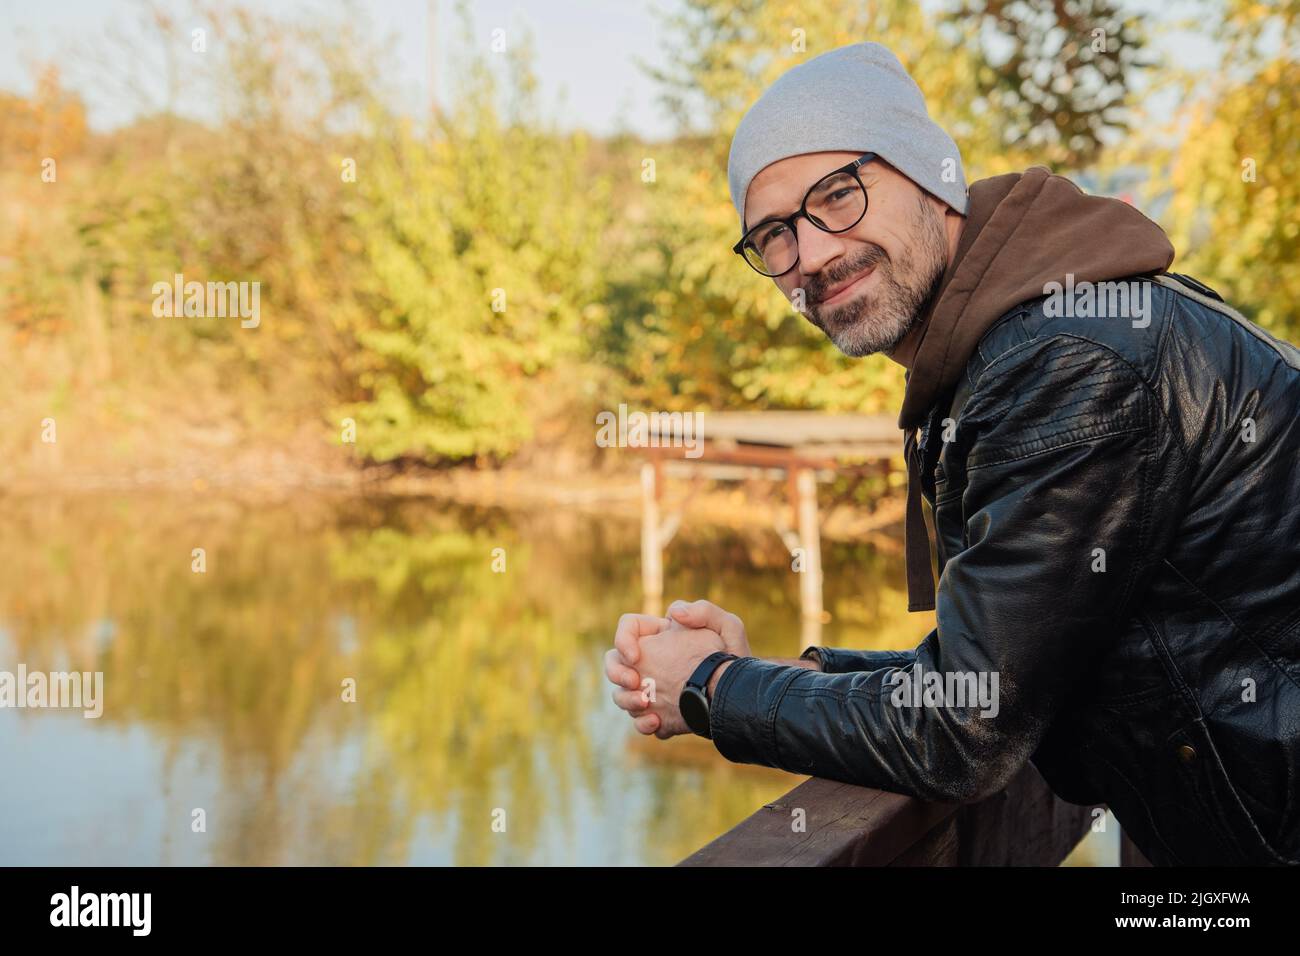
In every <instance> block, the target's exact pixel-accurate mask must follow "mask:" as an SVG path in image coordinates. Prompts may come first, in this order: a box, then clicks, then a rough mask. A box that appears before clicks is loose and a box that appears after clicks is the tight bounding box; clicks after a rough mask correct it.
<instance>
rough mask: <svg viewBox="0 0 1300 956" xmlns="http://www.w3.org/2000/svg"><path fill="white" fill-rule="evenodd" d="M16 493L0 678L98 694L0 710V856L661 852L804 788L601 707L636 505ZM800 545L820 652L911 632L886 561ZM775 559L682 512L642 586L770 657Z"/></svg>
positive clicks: (785, 590) (634, 566)
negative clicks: (720, 622) (731, 614)
mask: <svg viewBox="0 0 1300 956" xmlns="http://www.w3.org/2000/svg"><path fill="white" fill-rule="evenodd" d="M19 505H20V506H16V507H11V508H10V509H9V520H8V521H6V522H5V523H4V524H3V525H0V550H2V552H3V553H4V554H5V555H6V556H7V557H8V574H7V575H6V576H5V577H4V578H3V579H0V669H3V670H9V671H13V670H15V669H16V667H17V665H18V664H19V663H25V664H26V665H27V667H28V669H29V670H36V669H41V670H46V671H51V670H66V669H78V670H87V671H95V670H101V671H103V672H104V675H105V676H104V683H105V686H104V696H105V705H104V715H103V717H102V718H101V719H99V720H84V719H82V718H81V717H80V715H79V713H78V714H72V713H70V712H66V711H33V710H23V711H17V710H0V761H2V762H3V764H2V765H3V766H4V768H5V774H4V776H5V780H4V784H3V786H2V787H0V863H6V864H22V863H26V864H154V863H161V864H197V863H216V864H393V863H440V864H451V863H455V864H475V865H478V864H503V863H504V864H522V863H541V864H573V863H594V864H666V863H673V862H676V861H677V860H679V859H681V858H682V857H683V856H685V855H687V854H688V853H690V852H691V851H693V850H695V849H697V848H698V847H700V846H702V845H703V844H704V843H706V842H708V841H709V840H710V839H712V838H713V837H714V836H716V835H717V834H718V833H720V832H722V831H723V830H725V829H726V828H728V827H730V826H732V825H734V824H735V823H737V822H738V821H739V820H741V819H743V818H744V817H745V816H747V815H748V814H750V813H752V812H753V811H754V810H755V809H757V808H758V807H759V806H760V805H762V804H763V803H764V802H766V801H768V800H770V799H772V798H774V797H776V796H777V795H779V794H780V793H783V792H784V791H785V790H787V789H789V788H790V787H791V786H793V785H794V784H795V783H796V782H797V780H798V778H795V777H792V776H790V775H787V774H784V773H780V772H778V771H771V770H766V769H763V768H754V767H740V766H735V765H732V764H728V763H727V762H726V761H724V760H723V759H722V758H721V757H719V756H717V755H716V753H714V752H713V750H712V748H711V746H710V745H709V744H708V743H707V742H705V741H702V740H699V739H696V738H677V739H674V740H672V741H669V742H663V741H658V740H654V739H645V738H639V737H638V736H637V735H636V734H635V733H634V732H633V731H632V728H631V723H630V721H628V720H627V718H626V717H625V716H624V715H623V714H622V712H620V711H618V710H617V709H616V708H615V707H614V705H613V703H612V702H611V701H610V699H609V694H608V691H607V686H608V685H606V684H605V682H604V679H603V675H602V657H603V655H604V652H605V650H606V649H607V647H608V646H609V641H610V638H611V636H612V632H613V627H614V623H615V622H616V620H617V618H618V615H619V614H620V613H622V612H624V611H627V610H636V609H639V608H640V606H641V595H640V593H639V587H640V577H639V542H638V527H637V524H636V522H635V521H627V522H622V521H611V520H609V519H608V518H602V517H584V516H581V515H577V514H573V513H567V512H557V511H547V512H544V513H541V514H537V513H532V512H520V513H503V512H497V511H491V512H489V511H480V510H467V509H460V508H451V507H449V506H446V505H443V504H434V503H428V502H411V501H404V502H396V501H386V500H382V501H356V500H344V501H339V500H336V499H324V498H320V499H308V500H306V501H303V502H296V503H294V504H293V505H292V506H289V507H286V506H276V507H271V506H264V507H260V508H253V507H247V506H243V505H240V504H237V503H234V502H231V501H224V500H220V499H218V500H213V499H209V498H206V497H204V498H175V499H158V498H151V499H145V498H128V499H108V498H97V497H81V498H73V499H50V500H31V501H23V502H21V503H19ZM195 548H203V549H204V550H205V554H206V571H205V572H204V573H196V572H194V571H193V570H191V567H192V557H191V555H192V551H193V549H195ZM498 548H499V549H504V550H503V553H502V552H495V554H494V549H498ZM494 557H495V559H496V563H497V567H498V568H500V567H501V559H502V558H503V559H504V564H505V567H504V570H503V571H501V572H496V571H494V570H493V563H494ZM823 560H824V567H825V575H826V607H827V609H828V610H829V611H830V612H831V613H832V615H833V619H832V622H831V623H830V624H828V625H826V627H825V629H824V632H823V640H824V642H825V643H829V644H843V645H846V646H854V647H881V648H883V647H909V646H912V645H913V644H915V643H916V642H917V641H918V640H919V639H920V638H921V637H922V636H923V635H924V634H925V632H926V631H927V630H928V628H929V627H930V626H931V625H932V619H928V618H927V616H922V615H908V614H907V613H906V612H905V611H904V610H902V609H903V608H904V607H905V605H906V602H905V601H904V599H903V581H902V579H901V577H900V575H899V573H898V570H899V569H898V567H897V565H898V564H899V562H897V561H896V560H895V561H891V560H888V559H886V558H884V557H882V556H880V555H878V554H876V553H875V552H873V551H872V550H870V549H869V548H867V547H865V546H844V545H834V544H830V545H826V546H825V547H824V559H823ZM788 562H789V557H788V555H786V554H785V553H784V551H783V550H782V549H781V547H780V544H779V542H778V541H777V540H776V539H775V536H770V535H769V536H767V537H764V536H762V535H756V536H753V537H750V536H741V535H738V534H735V533H730V532H720V531H715V530H707V529H691V528H684V529H683V530H682V531H681V532H680V534H679V536H678V538H677V539H676V540H675V541H674V542H673V545H672V548H671V549H670V550H669V552H668V555H667V558H666V569H665V577H666V580H665V589H666V592H667V594H668V596H669V597H678V596H681V597H686V598H695V597H708V598H710V599H712V600H714V601H716V602H718V603H719V604H721V605H723V606H724V607H727V608H728V609H731V610H735V611H736V612H737V613H740V614H741V616H742V617H743V618H744V619H745V621H746V624H747V626H748V628H749V632H750V635H751V639H752V641H753V645H754V651H755V653H758V654H767V655H778V654H779V655H788V656H793V655H794V654H796V653H797V652H798V650H799V649H800V643H799V633H800V615H799V606H798V586H797V581H796V580H795V576H794V574H793V573H791V571H790V570H789V563H788ZM348 679H351V680H353V681H355V687H356V693H355V697H356V699H355V702H347V701H345V700H344V696H345V694H344V692H343V687H344V682H345V681H347V680H348ZM199 810H201V811H202V814H201V815H200V814H198V813H196V811H199ZM501 811H504V813H502V812H501ZM200 817H201V818H202V822H203V823H204V825H205V829H204V830H203V832H195V830H196V828H198V826H199V824H198V820H199V819H200ZM502 820H503V821H504V824H505V832H498V831H499V830H500V822H499V821H502ZM494 821H498V825H497V827H496V828H495V829H494V826H493V824H494Z"/></svg>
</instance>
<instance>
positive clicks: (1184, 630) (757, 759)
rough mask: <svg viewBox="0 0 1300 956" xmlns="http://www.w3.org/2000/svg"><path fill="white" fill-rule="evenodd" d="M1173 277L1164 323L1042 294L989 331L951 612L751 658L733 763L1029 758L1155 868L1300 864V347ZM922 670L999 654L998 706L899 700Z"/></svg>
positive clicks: (877, 768) (953, 558)
mask: <svg viewBox="0 0 1300 956" xmlns="http://www.w3.org/2000/svg"><path fill="white" fill-rule="evenodd" d="M1147 281H1150V280H1147ZM1150 286H1151V311H1150V314H1149V321H1150V324H1149V326H1146V327H1135V326H1136V323H1135V322H1133V321H1130V320H1128V319H1123V318H1089V319H1081V318H1049V317H1048V316H1047V315H1046V311H1047V310H1045V308H1044V300H1035V301H1032V302H1027V303H1025V304H1023V305H1021V306H1020V307H1018V308H1016V309H1014V310H1012V311H1011V312H1010V313H1008V314H1006V315H1005V316H1003V317H1002V318H1001V319H1000V320H999V321H998V322H997V323H996V324H994V325H993V326H992V327H991V328H990V329H989V331H988V332H987V333H986V334H985V335H984V336H983V338H982V340H981V342H980V345H979V347H978V348H977V349H976V350H975V353H974V354H973V355H972V356H971V358H970V361H969V362H968V364H967V367H966V374H965V376H964V378H963V379H962V381H961V383H960V385H959V387H958V391H957V394H955V395H954V396H953V402H952V403H951V404H948V403H943V404H942V405H941V406H940V407H937V408H936V409H935V410H934V412H933V415H932V417H931V419H930V422H929V424H928V425H927V426H926V428H925V429H924V430H923V435H922V438H921V441H920V451H919V454H920V455H921V456H922V474H923V475H924V476H925V480H926V487H925V496H926V500H927V501H928V502H929V503H930V504H931V506H932V509H933V515H934V520H935V531H936V540H937V542H938V552H939V554H938V560H939V568H940V572H941V573H940V578H939V585H938V596H937V606H936V615H937V623H938V626H937V628H936V629H935V630H934V631H932V632H931V633H930V634H929V635H928V636H927V637H926V638H925V640H924V641H923V642H922V643H921V644H920V645H919V646H918V647H917V648H916V649H915V650H912V651H906V652H859V651H849V650H842V649H831V648H817V649H815V652H816V653H817V654H818V655H819V656H820V657H821V659H822V662H823V666H824V669H825V671H826V672H827V673H818V672H816V671H809V670H806V669H801V668H793V667H785V666H779V665H776V664H773V663H769V662H766V661H762V660H757V659H749V658H747V659H743V660H741V661H737V662H736V663H734V664H733V665H732V666H730V667H729V668H728V669H727V670H726V671H725V672H724V673H723V675H722V677H721V678H720V680H719V682H718V686H717V688H716V691H715V695H714V700H713V703H712V708H711V717H710V720H711V731H712V734H713V739H714V742H715V744H716V746H717V748H718V750H719V751H720V752H721V753H722V754H723V755H724V756H725V757H727V758H729V759H731V760H734V761H740V762H747V763H762V764H767V765H771V766H776V767H781V768H784V769H786V770H789V771H792V772H795V773H804V774H812V775H815V776H821V777H829V778H832V779H836V780H842V781H848V782H852V783H858V784H863V785H868V786H874V787H880V788H883V789H887V790H894V791H898V792H902V793H907V794H911V795H914V796H918V797H922V798H927V799H933V800H944V801H968V800H976V799H980V798H982V797H984V796H987V795H989V794H991V793H994V792H996V791H997V790H999V789H1001V788H1002V787H1003V786H1004V785H1005V784H1006V783H1007V781H1008V780H1009V779H1010V778H1011V777H1012V776H1013V775H1014V774H1015V773H1016V772H1017V770H1018V769H1019V768H1020V767H1021V766H1022V765H1023V763H1024V762H1025V761H1026V760H1032V761H1033V762H1034V764H1035V766H1037V768H1038V769H1039V770H1040V771H1041V772H1042V774H1043V775H1044V777H1045V778H1046V779H1047V781H1048V782H1049V784H1050V785H1051V786H1052V787H1053V789H1054V790H1055V791H1056V792H1057V793H1058V794H1059V795H1060V796H1061V797H1063V798H1064V799H1066V800H1069V801H1071V802H1074V803H1079V804H1089V805H1100V804H1107V805H1109V806H1110V808H1111V809H1112V810H1113V811H1114V813H1115V816H1116V817H1117V818H1118V820H1119V821H1120V823H1121V825H1122V826H1123V827H1124V828H1125V831H1126V832H1127V833H1128V834H1129V836H1130V837H1131V838H1132V839H1133V840H1134V842H1135V843H1136V844H1137V845H1138V847H1139V848H1140V849H1141V850H1142V851H1143V853H1145V854H1146V856H1147V858H1148V859H1149V860H1151V861H1152V862H1153V863H1155V864H1157V865H1177V864H1277V863H1296V862H1297V861H1300V351H1298V350H1297V349H1296V348H1295V347H1294V346H1291V345H1289V344H1287V343H1284V342H1279V341H1277V340H1276V339H1273V338H1272V337H1270V336H1268V335H1267V334H1266V333H1264V332H1262V331H1261V330H1260V329H1258V328H1257V327H1256V326H1254V325H1251V324H1250V323H1248V322H1246V321H1245V320H1244V319H1241V318H1240V316H1236V315H1235V314H1233V315H1227V314H1224V313H1223V312H1222V311H1216V308H1223V307H1222V306H1220V305H1219V303H1218V301H1217V298H1218V297H1217V296H1213V298H1211V297H1210V296H1207V295H1204V294H1202V293H1200V292H1198V291H1195V290H1196V289H1198V288H1199V289H1204V287H1203V286H1199V284H1189V285H1181V284H1178V283H1175V282H1174V280H1173V279H1170V278H1169V277H1162V278H1161V281H1159V282H1156V281H1150ZM1206 291H1208V290H1206ZM944 419H951V420H950V421H949V422H948V423H947V426H948V427H947V428H946V430H945V422H944ZM954 424H955V428H954V427H952V426H953V425H954ZM945 431H946V433H945ZM918 669H920V670H921V671H922V672H933V673H938V674H940V675H941V676H943V675H946V674H949V673H962V674H964V673H974V674H977V675H978V674H981V673H982V674H985V675H989V674H992V673H996V674H997V677H998V685H997V690H998V706H997V708H996V713H995V714H993V713H990V710H989V709H988V708H985V709H984V711H983V713H984V715H983V716H981V709H980V707H979V706H971V701H970V700H967V701H963V702H961V703H963V704H964V705H965V706H958V705H955V704H954V702H953V699H952V698H951V697H950V698H949V699H947V700H941V699H939V698H937V697H936V698H934V699H933V700H934V705H933V706H905V705H900V704H899V701H900V696H899V685H898V684H897V683H896V682H897V681H899V680H900V679H901V678H902V677H903V676H904V675H908V674H915V673H916V672H917V671H918ZM968 686H969V685H968ZM901 700H902V701H903V702H904V704H905V703H906V702H907V701H908V700H913V701H915V698H908V697H902V698H901Z"/></svg>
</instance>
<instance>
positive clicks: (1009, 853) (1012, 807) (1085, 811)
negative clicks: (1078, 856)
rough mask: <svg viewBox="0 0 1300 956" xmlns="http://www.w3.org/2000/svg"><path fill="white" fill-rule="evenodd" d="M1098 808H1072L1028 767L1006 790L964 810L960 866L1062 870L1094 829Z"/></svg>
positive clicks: (959, 819)
mask: <svg viewBox="0 0 1300 956" xmlns="http://www.w3.org/2000/svg"><path fill="white" fill-rule="evenodd" d="M1092 810H1093V808H1092V807H1081V806H1076V805H1075V804H1072V803H1066V802H1065V801H1064V800H1062V799H1060V798H1059V797H1058V796H1056V794H1054V793H1052V790H1051V788H1050V787H1048V785H1047V782H1046V781H1045V780H1044V779H1043V777H1042V775H1041V774H1040V773H1039V772H1038V771H1037V770H1036V769H1034V767H1033V765H1032V764H1026V765H1025V766H1024V767H1023V768H1022V769H1021V771H1020V773H1018V774H1017V775H1016V777H1015V778H1014V779H1013V780H1012V781H1011V783H1010V784H1008V786H1007V787H1006V789H1004V790H1001V791H999V792H998V793H995V794H993V796H991V797H989V798H987V799H985V800H983V801H981V802H979V803H974V804H968V805H966V806H963V807H962V808H961V811H960V812H959V813H958V815H957V830H958V843H959V845H960V852H959V854H958V860H957V865H958V866H1058V865H1060V863H1061V861H1062V860H1064V859H1065V858H1066V857H1067V856H1069V855H1070V851H1071V850H1073V849H1074V848H1075V846H1077V845H1078V843H1079V841H1080V840H1082V839H1083V838H1084V837H1085V836H1086V835H1087V833H1088V831H1089V829H1090V827H1091V826H1092Z"/></svg>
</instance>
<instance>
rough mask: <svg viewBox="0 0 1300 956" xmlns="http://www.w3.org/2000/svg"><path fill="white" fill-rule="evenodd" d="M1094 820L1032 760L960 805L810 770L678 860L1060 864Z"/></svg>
mask: <svg viewBox="0 0 1300 956" xmlns="http://www.w3.org/2000/svg"><path fill="white" fill-rule="evenodd" d="M800 809H801V810H802V811H803V820H804V825H805V830H804V831H802V832H801V831H799V830H797V829H796V827H795V826H794V821H795V820H796V819H797V817H796V814H795V811H796V810H800ZM1091 821H1092V816H1091V808H1090V807H1079V806H1074V805H1072V804H1068V803H1065V802H1064V801H1063V800H1060V799H1059V798H1057V797H1056V796H1055V795H1054V794H1053V793H1052V792H1051V790H1050V789H1049V788H1048V786H1047V784H1046V782H1045V781H1044V780H1043V778H1042V776H1041V775H1040V774H1039V773H1038V771H1037V770H1035V769H1034V767H1033V766H1032V765H1028V764H1027V765H1026V766H1025V767H1024V768H1023V769H1022V770H1021V771H1020V773H1019V774H1018V775H1017V776H1016V777H1015V779H1013V780H1012V782H1011V784H1009V785H1008V786H1007V788H1006V789H1004V790H1002V791H1000V792H999V793H996V794H994V795H993V796H991V797H989V798H988V799H986V800H983V801H980V802H978V803H972V804H966V805H964V806H958V805H956V804H948V803H930V802H927V801H924V800H918V799H916V798H914V797H907V796H903V795H902V794H897V793H890V792H888V791H884V790H873V789H871V788H869V787H857V786H853V785H851V784H845V783H836V782H834V781H831V780H822V779H819V778H813V779H811V780H808V781H807V782H805V783H802V784H800V785H799V786H798V787H795V789H793V790H791V791H790V792H789V793H788V794H786V795H785V796H784V797H782V798H780V799H779V800H777V801H774V802H773V803H769V804H767V805H766V806H765V807H763V808H762V809H761V810H759V811H758V812H757V813H755V814H753V815H752V816H750V817H749V818H748V819H746V820H744V821H743V822H741V823H740V824H739V825H738V826H736V827H733V828H732V829H731V830H728V831H727V832H726V833H724V834H722V835H721V836H720V837H718V838H717V839H716V840H714V841H713V842H712V843H710V844H708V845H707V846H705V847H703V848H702V849H700V850H698V851H697V852H695V853H694V854H692V855H691V856H689V857H687V858H686V859H685V860H683V861H682V862H681V863H680V864H679V865H680V866H1056V865H1058V864H1059V863H1060V862H1061V861H1062V860H1064V859H1065V857H1066V856H1068V855H1069V853H1070V851H1071V850H1072V849H1074V847H1075V845H1076V844H1077V843H1078V842H1079V840H1081V839H1082V838H1083V836H1084V835H1085V834H1086V833H1087V832H1088V829H1089V826H1090V824H1091Z"/></svg>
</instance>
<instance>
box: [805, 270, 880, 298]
mask: <svg viewBox="0 0 1300 956" xmlns="http://www.w3.org/2000/svg"><path fill="white" fill-rule="evenodd" d="M875 271H876V267H875V266H871V267H869V268H868V269H867V270H866V271H865V272H863V273H862V274H861V275H859V276H858V277H857V278H855V279H854V280H853V281H852V282H850V283H849V284H848V285H845V286H841V287H840V288H838V289H836V290H835V291H834V292H832V293H831V294H830V295H827V296H822V297H821V298H820V299H818V300H817V304H818V305H825V304H826V303H828V302H830V301H831V300H832V299H839V298H840V297H841V296H843V295H844V294H845V293H846V292H852V291H853V290H854V289H856V288H857V287H858V283H860V282H862V281H863V280H864V279H866V278H868V277H870V275H871V274H872V273H873V272H875Z"/></svg>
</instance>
